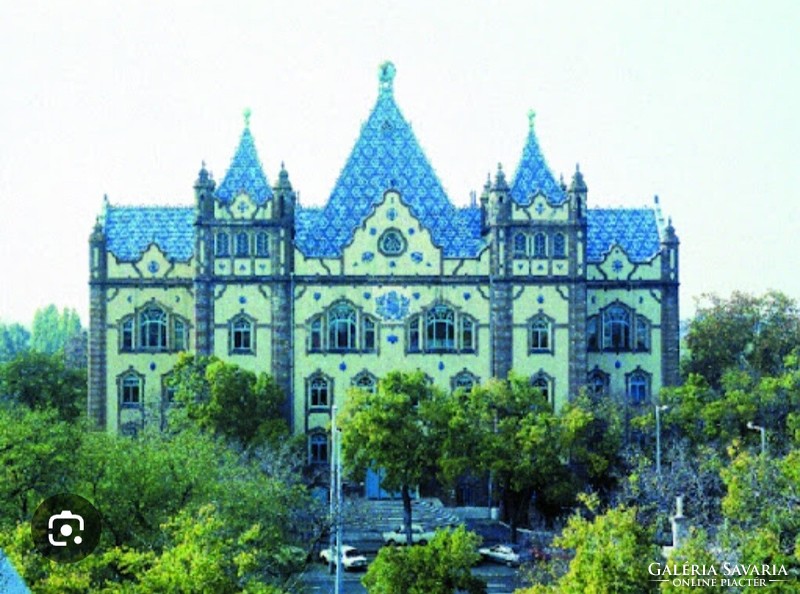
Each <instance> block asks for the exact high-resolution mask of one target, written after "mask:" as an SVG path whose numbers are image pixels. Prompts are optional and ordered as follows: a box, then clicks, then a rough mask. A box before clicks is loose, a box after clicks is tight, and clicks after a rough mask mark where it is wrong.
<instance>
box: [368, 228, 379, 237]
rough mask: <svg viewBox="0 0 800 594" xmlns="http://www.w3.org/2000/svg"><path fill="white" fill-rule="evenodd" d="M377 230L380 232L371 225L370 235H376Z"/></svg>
mask: <svg viewBox="0 0 800 594" xmlns="http://www.w3.org/2000/svg"><path fill="white" fill-rule="evenodd" d="M377 232H378V230H377V229H376V228H375V227H370V228H369V234H370V235H375V234H376V233H377Z"/></svg>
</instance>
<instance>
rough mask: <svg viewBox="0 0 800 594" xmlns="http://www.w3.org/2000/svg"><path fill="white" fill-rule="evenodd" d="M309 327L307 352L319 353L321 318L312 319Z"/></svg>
mask: <svg viewBox="0 0 800 594" xmlns="http://www.w3.org/2000/svg"><path fill="white" fill-rule="evenodd" d="M310 326H311V327H310V329H309V344H308V350H309V351H312V352H319V351H321V350H322V316H317V317H315V318H313V319H312V320H311V324H310Z"/></svg>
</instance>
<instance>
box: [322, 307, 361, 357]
mask: <svg viewBox="0 0 800 594" xmlns="http://www.w3.org/2000/svg"><path fill="white" fill-rule="evenodd" d="M328 348H329V349H330V350H336V351H352V350H355V349H356V348H357V347H356V311H355V310H354V309H353V308H352V307H350V306H349V305H348V304H346V303H338V304H336V305H334V306H333V307H331V308H330V310H329V311H328Z"/></svg>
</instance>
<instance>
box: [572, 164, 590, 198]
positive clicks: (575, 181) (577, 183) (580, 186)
mask: <svg viewBox="0 0 800 594" xmlns="http://www.w3.org/2000/svg"><path fill="white" fill-rule="evenodd" d="M569 189H570V190H571V191H572V192H586V190H588V188H587V187H586V182H585V181H583V174H582V173H581V166H580V165H579V164H577V163H576V164H575V173H574V174H573V176H572V183H570V185H569Z"/></svg>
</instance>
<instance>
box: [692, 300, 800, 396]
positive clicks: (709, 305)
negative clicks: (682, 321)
mask: <svg viewBox="0 0 800 594" xmlns="http://www.w3.org/2000/svg"><path fill="white" fill-rule="evenodd" d="M686 345H687V347H688V349H689V351H690V357H689V359H688V360H687V361H686V362H685V365H684V367H685V371H686V372H687V374H688V373H699V374H700V375H702V376H703V377H704V378H705V379H706V380H707V381H708V382H709V384H710V385H711V386H712V387H714V388H719V387H720V385H721V381H722V377H723V375H724V373H725V371H727V370H728V369H731V368H742V369H745V370H747V371H748V372H751V373H753V374H756V375H779V374H780V373H781V371H782V370H783V361H784V358H785V357H786V355H788V354H789V353H791V352H792V350H794V349H796V348H798V346H800V309H798V305H797V302H796V301H795V300H793V299H791V298H789V297H787V296H786V295H784V294H783V293H780V292H777V291H770V292H768V293H766V294H765V295H763V296H761V297H756V296H753V295H748V294H745V293H740V292H735V293H733V295H731V297H730V299H723V298H721V297H718V296H716V295H704V296H703V300H702V301H701V302H700V303H699V304H698V308H697V314H696V316H695V318H694V319H693V320H692V321H691V322H690V324H689V332H688V335H687V336H686Z"/></svg>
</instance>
